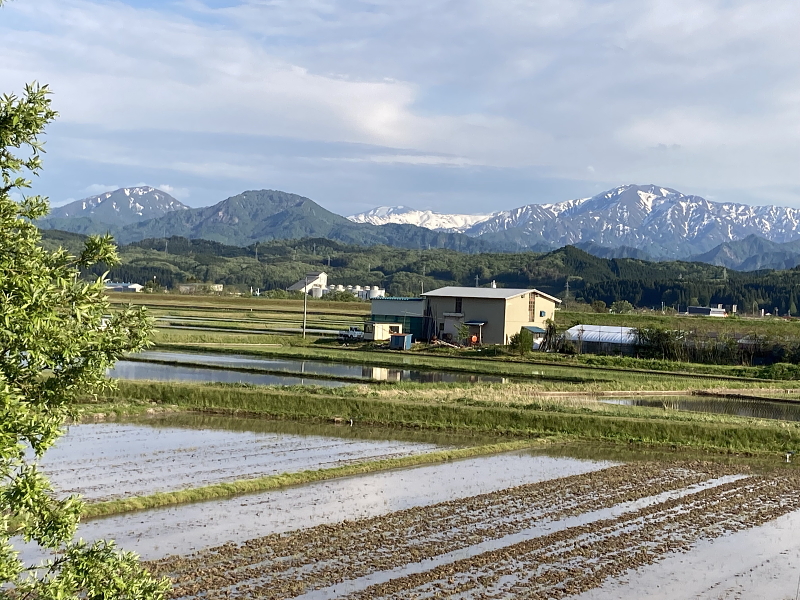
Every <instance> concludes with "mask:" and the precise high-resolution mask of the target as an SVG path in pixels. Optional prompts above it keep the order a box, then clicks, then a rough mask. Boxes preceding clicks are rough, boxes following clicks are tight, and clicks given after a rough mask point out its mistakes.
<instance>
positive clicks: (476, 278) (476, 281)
mask: <svg viewBox="0 0 800 600" xmlns="http://www.w3.org/2000/svg"><path fill="white" fill-rule="evenodd" d="M475 287H478V276H477V275H475Z"/></svg>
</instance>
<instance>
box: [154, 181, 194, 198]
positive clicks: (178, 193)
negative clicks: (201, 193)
mask: <svg viewBox="0 0 800 600" xmlns="http://www.w3.org/2000/svg"><path fill="white" fill-rule="evenodd" d="M153 187H155V188H157V189H159V190H161V191H162V192H167V193H168V194H169V195H170V196H172V197H173V198H177V199H178V200H186V198H188V197H189V196H190V195H191V194H190V191H189V188H185V187H175V186H173V185H170V184H168V183H161V184H159V185H156V186H153Z"/></svg>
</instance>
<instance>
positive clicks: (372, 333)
mask: <svg viewBox="0 0 800 600" xmlns="http://www.w3.org/2000/svg"><path fill="white" fill-rule="evenodd" d="M394 333H403V326H402V325H401V324H400V323H381V322H377V323H376V322H375V321H367V322H366V323H364V339H365V340H367V341H369V342H384V341H386V340H388V339H389V336H391V335H392V334H394Z"/></svg>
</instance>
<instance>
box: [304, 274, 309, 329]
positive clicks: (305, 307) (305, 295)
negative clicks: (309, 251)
mask: <svg viewBox="0 0 800 600" xmlns="http://www.w3.org/2000/svg"><path fill="white" fill-rule="evenodd" d="M307 315H308V275H306V287H305V288H303V339H306V317H307Z"/></svg>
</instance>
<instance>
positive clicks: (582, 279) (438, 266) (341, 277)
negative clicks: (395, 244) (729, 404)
mask: <svg viewBox="0 0 800 600" xmlns="http://www.w3.org/2000/svg"><path fill="white" fill-rule="evenodd" d="M43 234H44V236H45V237H44V239H45V241H44V243H45V244H46V245H48V246H50V247H53V246H57V245H65V246H68V247H69V248H70V249H71V250H72V251H76V248H77V246H78V245H79V243H80V240H81V236H78V235H75V234H64V233H63V232H54V231H45V232H43ZM166 249H167V252H166V253H165V240H164V239H163V238H162V239H153V240H144V241H142V242H137V243H134V244H129V245H127V246H122V247H121V248H120V255H121V257H122V261H123V264H122V265H121V266H119V267H115V268H113V269H111V277H112V278H113V279H115V280H117V281H122V280H125V281H135V282H139V283H146V282H148V281H152V280H153V277H155V278H156V281H157V282H158V283H159V284H161V285H166V286H168V287H172V286H174V285H175V284H176V283H179V282H182V281H210V282H216V283H224V284H226V285H228V286H240V287H241V289H242V290H249V287H250V286H252V287H253V288H260V289H262V290H270V289H283V288H286V287H288V286H289V285H291V284H292V283H294V282H295V281H297V280H299V279H300V278H301V277H302V276H303V275H304V274H305V273H306V272H308V271H315V270H325V271H326V272H327V273H329V275H330V282H331V283H336V284H343V285H380V286H383V287H385V288H386V289H387V291H388V293H389V294H392V295H412V296H413V295H418V294H419V293H420V291H421V290H422V289H423V287H424V289H425V290H431V289H434V288H437V287H441V286H444V285H466V286H473V285H475V277H476V276H477V277H478V283H479V284H480V285H482V286H486V285H489V284H490V282H491V281H492V280H495V281H497V284H498V285H499V286H502V287H536V288H538V289H540V290H542V291H545V292H548V293H550V294H554V295H557V296H559V297H562V298H563V297H564V293H565V288H566V283H567V279H568V278H569V287H570V296H571V298H573V299H577V300H584V301H586V302H589V303H591V302H592V301H595V300H602V301H604V302H606V304H609V305H610V304H611V303H612V302H614V301H616V300H627V301H629V302H631V303H632V304H634V305H635V306H642V307H660V306H661V302H664V303H665V304H666V305H667V306H677V305H678V304H680V306H681V307H682V309H683V310H685V307H686V305H687V304H699V305H708V304H717V303H721V304H726V305H730V304H737V305H738V306H739V310H740V311H747V312H751V311H753V310H760V309H761V308H764V309H766V310H767V311H769V312H772V311H773V310H774V308H775V307H777V308H778V312H779V313H780V314H786V313H787V312H789V311H791V313H792V314H796V313H797V308H798V306H800V298H798V295H800V268H794V269H789V270H784V271H755V272H747V273H743V272H737V271H732V270H729V269H726V268H724V267H720V266H715V265H708V264H704V263H696V262H681V261H673V262H649V261H644V260H637V259H632V258H612V259H604V258H598V257H595V256H592V255H590V254H588V253H586V252H584V251H582V250H579V249H578V248H575V247H573V246H565V247H564V248H561V249H559V250H555V251H553V252H549V253H538V254H537V253H532V252H526V253H517V254H502V253H486V254H466V253H461V252H456V251H452V250H443V249H431V250H404V249H398V248H390V247H387V246H372V247H369V248H366V247H363V246H357V245H348V244H342V243H339V242H332V241H330V240H326V239H323V238H308V239H304V240H291V241H290V240H280V241H271V242H267V243H260V244H258V245H257V246H256V245H252V246H248V247H246V248H241V247H238V246H227V245H224V244H220V243H218V242H211V241H208V240H188V239H186V238H180V237H173V238H170V239H169V240H168V244H167V248H166ZM256 254H257V256H258V258H257V259H256ZM94 272H95V273H99V272H102V271H101V269H95V271H94Z"/></svg>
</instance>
